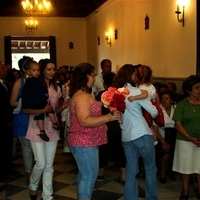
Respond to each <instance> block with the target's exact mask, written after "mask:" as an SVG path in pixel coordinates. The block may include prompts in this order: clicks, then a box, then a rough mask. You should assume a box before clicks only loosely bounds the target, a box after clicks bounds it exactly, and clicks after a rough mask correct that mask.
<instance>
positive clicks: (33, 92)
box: [22, 77, 48, 109]
mask: <svg viewBox="0 0 200 200" xmlns="http://www.w3.org/2000/svg"><path fill="white" fill-rule="evenodd" d="M47 100H48V92H47V88H46V87H45V86H44V85H43V84H42V83H41V81H40V80H39V79H38V78H36V77H29V78H27V79H26V84H25V85H24V87H23V92H22V104H23V108H25V109H28V108H30V109H42V108H44V107H45V106H46V104H47Z"/></svg>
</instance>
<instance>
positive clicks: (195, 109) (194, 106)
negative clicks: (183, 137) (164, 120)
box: [189, 102, 200, 117]
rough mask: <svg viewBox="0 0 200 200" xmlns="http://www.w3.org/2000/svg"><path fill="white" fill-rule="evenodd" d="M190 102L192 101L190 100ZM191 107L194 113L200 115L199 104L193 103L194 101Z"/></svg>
mask: <svg viewBox="0 0 200 200" xmlns="http://www.w3.org/2000/svg"><path fill="white" fill-rule="evenodd" d="M189 103H190V102H189ZM190 107H191V109H192V111H193V113H194V114H195V115H196V116H197V117H200V112H199V109H198V108H199V105H193V104H192V103H190Z"/></svg>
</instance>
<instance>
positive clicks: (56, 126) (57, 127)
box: [53, 122, 60, 131]
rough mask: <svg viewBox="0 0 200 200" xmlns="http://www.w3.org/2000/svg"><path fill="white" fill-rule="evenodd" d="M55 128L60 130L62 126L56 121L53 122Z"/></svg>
mask: <svg viewBox="0 0 200 200" xmlns="http://www.w3.org/2000/svg"><path fill="white" fill-rule="evenodd" d="M53 128H54V129H56V130H58V131H60V126H59V124H58V123H57V122H56V123H53Z"/></svg>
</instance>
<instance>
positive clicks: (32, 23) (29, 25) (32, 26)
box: [25, 18, 38, 33]
mask: <svg viewBox="0 0 200 200" xmlns="http://www.w3.org/2000/svg"><path fill="white" fill-rule="evenodd" d="M25 24H26V30H27V31H28V33H33V31H34V30H37V28H38V21H37V20H34V19H31V18H30V19H27V20H26V21H25Z"/></svg>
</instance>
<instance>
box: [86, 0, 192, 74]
mask: <svg viewBox="0 0 200 200" xmlns="http://www.w3.org/2000/svg"><path fill="white" fill-rule="evenodd" d="M175 10H176V0H108V2H106V3H105V4H104V5H103V6H102V7H101V8H100V9H98V11H96V12H95V13H93V14H92V15H90V16H89V17H88V18H87V41H88V43H87V44H88V46H87V47H88V60H89V61H90V62H91V63H93V64H94V65H96V66H99V63H100V61H101V60H102V59H104V58H109V59H111V60H112V62H113V68H114V71H115V70H117V69H118V68H119V67H120V66H122V65H123V64H125V63H132V64H138V63H143V64H146V65H149V66H150V67H151V68H152V69H153V72H154V73H153V74H154V76H156V77H187V76H188V75H190V74H195V72H196V0H190V1H189V4H188V5H187V7H186V11H185V27H182V25H181V23H179V22H178V21H177V19H176V14H175ZM146 14H147V15H148V16H149V18H150V29H149V30H145V29H144V18H145V16H146ZM110 29H111V30H112V31H114V30H115V29H117V30H118V33H119V34H118V35H119V36H118V40H114V39H113V36H114V35H112V46H111V47H110V46H109V45H108V44H106V41H105V32H106V31H108V30H110ZM113 34H114V33H113ZM97 36H99V37H100V38H101V44H100V45H97Z"/></svg>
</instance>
